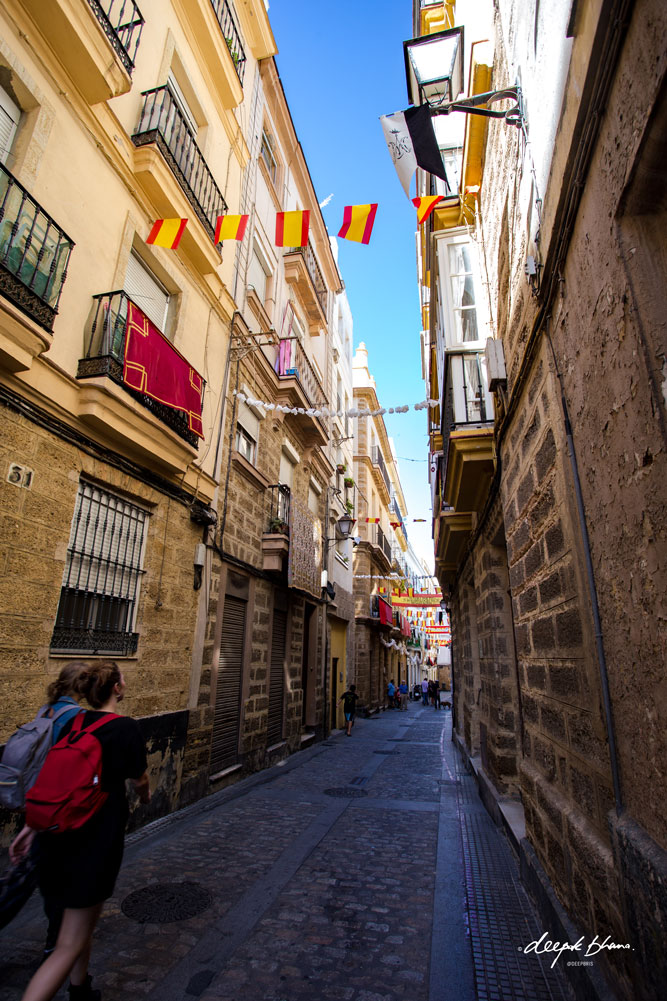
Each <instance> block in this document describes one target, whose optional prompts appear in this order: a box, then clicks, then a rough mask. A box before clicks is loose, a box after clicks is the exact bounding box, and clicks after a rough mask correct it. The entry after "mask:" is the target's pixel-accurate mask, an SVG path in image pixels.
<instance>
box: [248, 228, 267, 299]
mask: <svg viewBox="0 0 667 1001" xmlns="http://www.w3.org/2000/svg"><path fill="white" fill-rule="evenodd" d="M270 277H271V268H270V266H269V264H268V263H267V261H266V258H265V257H264V254H263V253H262V252H261V250H260V249H259V247H258V246H257V244H256V243H255V244H254V245H253V249H252V254H251V256H250V263H249V265H248V286H252V287H253V289H254V290H255V293H256V295H257V298H258V299H259V301H260V302H261V303H262V305H264V303H265V302H266V298H267V292H268V287H269V278H270Z"/></svg>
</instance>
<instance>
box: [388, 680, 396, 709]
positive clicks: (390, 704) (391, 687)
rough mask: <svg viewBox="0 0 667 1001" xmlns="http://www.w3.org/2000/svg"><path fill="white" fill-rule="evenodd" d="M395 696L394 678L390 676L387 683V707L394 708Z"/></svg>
mask: <svg viewBox="0 0 667 1001" xmlns="http://www.w3.org/2000/svg"><path fill="white" fill-rule="evenodd" d="M395 696H396V685H395V684H394V679H393V678H392V679H391V681H390V682H389V683H388V685H387V709H394V708H395V703H394V698H395Z"/></svg>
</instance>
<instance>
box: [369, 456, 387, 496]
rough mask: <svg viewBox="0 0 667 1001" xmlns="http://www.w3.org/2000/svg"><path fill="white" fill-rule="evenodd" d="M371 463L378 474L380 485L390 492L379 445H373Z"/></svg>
mask: <svg viewBox="0 0 667 1001" xmlns="http://www.w3.org/2000/svg"><path fill="white" fill-rule="evenodd" d="M371 462H372V463H373V467H374V469H376V470H377V472H378V473H379V474H380V478H381V480H382V483H384V485H385V487H386V488H387V490H388V491H390V490H391V482H390V480H389V473H388V472H387V467H386V466H385V463H384V459H383V458H382V449H381V448H380V446H379V445H373V447H372V448H371Z"/></svg>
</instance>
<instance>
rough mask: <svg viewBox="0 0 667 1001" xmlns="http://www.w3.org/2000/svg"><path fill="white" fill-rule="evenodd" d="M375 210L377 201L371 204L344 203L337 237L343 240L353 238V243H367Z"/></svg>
mask: <svg viewBox="0 0 667 1001" xmlns="http://www.w3.org/2000/svg"><path fill="white" fill-rule="evenodd" d="M377 210H378V207H377V202H374V203H373V204H371V205H346V206H345V208H344V210H343V225H342V226H341V228H340V231H339V233H338V235H339V237H341V238H342V239H343V240H354V241H355V243H368V242H369V240H370V238H371V233H372V232H373V223H374V222H375V213H376V212H377Z"/></svg>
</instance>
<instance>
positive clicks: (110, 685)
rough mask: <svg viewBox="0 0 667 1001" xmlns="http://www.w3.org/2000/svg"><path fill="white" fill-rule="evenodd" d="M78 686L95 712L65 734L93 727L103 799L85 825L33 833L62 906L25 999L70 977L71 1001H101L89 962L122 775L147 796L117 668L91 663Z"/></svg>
mask: <svg viewBox="0 0 667 1001" xmlns="http://www.w3.org/2000/svg"><path fill="white" fill-rule="evenodd" d="M77 689H78V692H79V693H80V694H81V695H82V696H84V697H85V698H86V700H87V702H88V703H89V705H90V706H92V709H91V710H87V711H86V712H85V714H84V716H83V720H82V721H80V720H79V718H78V717H77V718H75V720H72V721H70V722H69V723H67V724H66V725H65V726H64V727H63V733H62V737H63V738H64V737H66V736H67V734H68V732H69V731H70V730H71V729H72V727H75V730H76V728H78V729H80V730H81V733H82V734H85V732H86V729H87V728H89V727H92V726H93V725H95V724H97V726H96V729H95V734H94V736H95V738H96V739H97V740H98V741H99V744H100V745H101V780H100V785H101V788H102V790H103V792H104V793H106V798H105V799H104V800H103V802H102V803H101V806H100V807H99V809H97V811H96V812H95V813H93V815H92V816H90V817H89V818H88V819H87V820H86V821H85V822H84V823H83V825H82V826H80V827H77V828H75V829H73V830H72V829H65V830H63V831H59V832H52V831H47V830H45V831H43V832H42V833H40V834H39V835H37V838H38V878H39V886H40V889H41V891H42V893H44V895H45V896H48V897H49V898H51V899H57V900H59V901H60V903H61V905H62V906H63V909H64V910H63V919H62V924H61V926H60V932H59V935H58V939H57V942H56V945H55V949H54V951H53V952H52V953H51V955H50V956H49V957H48V958H47V959H46V960H45V961H44V962H43V963H42V965H41V966H40V967H39V969H38V970H37V972H36V973H35V975H34V976H33V978H32V980H31V981H30V983H29V984H28V986H27V988H26V991H25V993H24V995H23V1001H49V999H50V998H52V997H53V996H54V994H55V993H56V991H57V990H58V988H59V987H60V986H61V985H62V984H63V983H64V981H65V979H66V978H67V975H68V974H69V976H70V987H69V996H70V999H71V1001H99V999H100V992H99V991H96V990H93V989H92V987H91V978H90V975H89V973H88V960H89V957H90V948H91V942H92V936H93V931H94V929H95V925H96V923H97V920H98V918H99V916H100V913H101V911H102V906H103V904H104V901H105V900H106V899H107V898H108V897H110V896H111V895H112V893H113V890H114V886H115V883H116V877H117V876H118V871H119V869H120V864H121V861H122V857H123V842H124V837H125V824H126V822H127V817H128V813H129V809H128V803H127V796H126V792H125V780H126V779H131V780H132V781H133V783H134V786H135V788H136V790H137V793H138V795H139V799H140V801H141V802H142V803H148V802H149V800H150V788H149V784H148V773H147V771H146V747H145V744H144V740H143V737H142V735H141V730H140V729H139V725H138V724H137V723H136V722H135V721H134V720H133V719H129V718H128V717H123V716H118V715H115V713H116V709H117V708H118V704H119V703H120V701H121V700H122V698H123V694H124V691H125V680H124V678H123V675H122V674H121V672H120V670H119V668H118V665H117V664H116V663H115V662H114V661H112V660H100V661H97V662H96V663H93V664H91V665H90V666H89V667H87V668H86V669H85V670H83V671H82V672H81V674H80V675H79V679H78V682H77ZM80 723H81V725H80ZM89 739H90V740H92V739H93V738H92V737H91V738H89ZM62 745H63V741H62V740H61V742H60V745H59V746H62ZM61 753H66V752H60V751H59V749H58V747H56V748H54V749H53V750H52V751H50V752H49V754H50V755H51V754H53V755H58V754H61ZM46 767H48V762H47V765H46V766H45V768H46ZM34 839H35V831H34V830H33V829H31V828H30V827H28V826H27V825H26V826H25V827H24V828H23V830H22V831H21V832H20V834H18V835H17V837H16V838H15V839H14V841H13V842H12V844H11V846H10V849H9V851H10V857H11V859H12V861H17V860H20V859H21V858H23V857H24V856H25V854H26V853H27V852H28V851H29V850H30V847H31V845H32V842H33V840H34Z"/></svg>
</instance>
